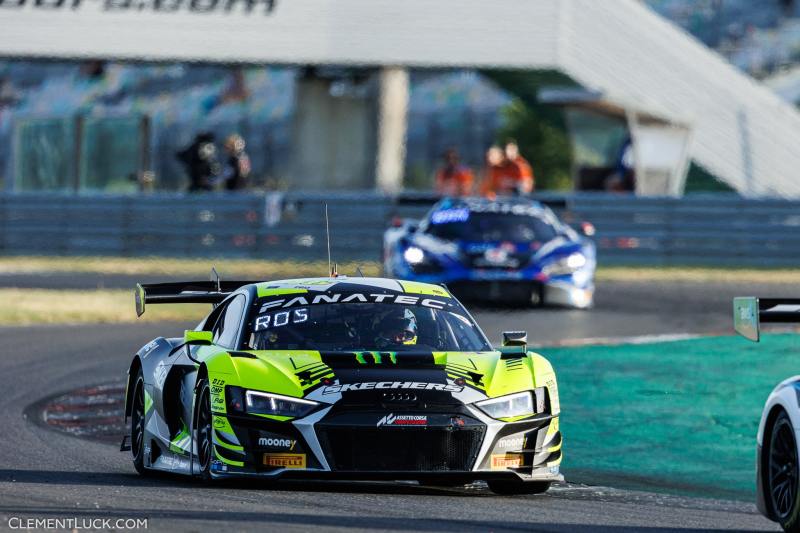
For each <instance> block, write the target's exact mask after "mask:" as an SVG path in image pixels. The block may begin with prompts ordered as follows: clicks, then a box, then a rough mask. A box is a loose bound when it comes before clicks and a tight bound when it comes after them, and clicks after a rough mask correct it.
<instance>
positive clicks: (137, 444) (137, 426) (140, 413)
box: [130, 368, 147, 475]
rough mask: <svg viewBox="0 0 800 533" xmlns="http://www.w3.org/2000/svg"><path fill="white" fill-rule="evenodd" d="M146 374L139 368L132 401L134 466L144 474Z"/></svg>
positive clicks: (132, 453)
mask: <svg viewBox="0 0 800 533" xmlns="http://www.w3.org/2000/svg"><path fill="white" fill-rule="evenodd" d="M144 426H145V410H144V376H143V375H142V369H141V368H140V369H139V372H138V374H137V375H136V380H135V381H134V386H133V402H132V403H131V433H130V435H131V455H132V458H133V467H134V468H135V469H136V471H137V472H139V473H140V474H142V475H144V474H146V473H147V469H146V468H145V466H144Z"/></svg>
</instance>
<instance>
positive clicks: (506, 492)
mask: <svg viewBox="0 0 800 533" xmlns="http://www.w3.org/2000/svg"><path fill="white" fill-rule="evenodd" d="M488 484H489V490H491V491H492V492H494V493H495V494H501V495H503V496H513V495H515V494H542V493H545V492H547V490H548V489H549V488H550V482H549V481H522V480H518V481H506V480H493V481H489V482H488Z"/></svg>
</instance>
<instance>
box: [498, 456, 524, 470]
mask: <svg viewBox="0 0 800 533" xmlns="http://www.w3.org/2000/svg"><path fill="white" fill-rule="evenodd" d="M521 466H522V456H521V455H511V454H506V453H504V454H492V470H505V469H506V468H519V467H521Z"/></svg>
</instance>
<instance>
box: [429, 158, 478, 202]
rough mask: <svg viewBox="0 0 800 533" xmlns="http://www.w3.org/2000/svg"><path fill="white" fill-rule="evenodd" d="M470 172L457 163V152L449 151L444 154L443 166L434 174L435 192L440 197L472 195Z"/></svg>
mask: <svg viewBox="0 0 800 533" xmlns="http://www.w3.org/2000/svg"><path fill="white" fill-rule="evenodd" d="M473 181H475V178H474V176H473V175H472V170H470V168H469V167H467V166H464V165H462V164H460V163H459V160H458V152H456V151H455V150H454V149H452V148H451V149H449V150H447V151H446V152H445V153H444V166H443V167H442V168H440V169H439V170H438V171H437V172H436V192H438V193H439V194H441V195H442V196H469V195H470V194H472V182H473Z"/></svg>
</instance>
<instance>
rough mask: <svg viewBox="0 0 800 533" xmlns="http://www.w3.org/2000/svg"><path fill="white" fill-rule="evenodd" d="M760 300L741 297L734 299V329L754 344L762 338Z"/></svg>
mask: <svg viewBox="0 0 800 533" xmlns="http://www.w3.org/2000/svg"><path fill="white" fill-rule="evenodd" d="M759 326H760V324H759V317H758V298H754V297H752V296H744V297H742V296H740V297H737V298H734V299H733V329H735V330H736V333H738V334H739V335H741V336H742V337H744V338H745V339H749V340H751V341H754V342H758V340H759V337H760V332H759V329H760V328H759Z"/></svg>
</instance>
